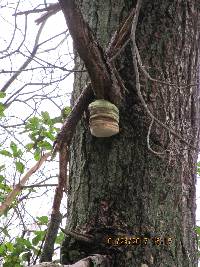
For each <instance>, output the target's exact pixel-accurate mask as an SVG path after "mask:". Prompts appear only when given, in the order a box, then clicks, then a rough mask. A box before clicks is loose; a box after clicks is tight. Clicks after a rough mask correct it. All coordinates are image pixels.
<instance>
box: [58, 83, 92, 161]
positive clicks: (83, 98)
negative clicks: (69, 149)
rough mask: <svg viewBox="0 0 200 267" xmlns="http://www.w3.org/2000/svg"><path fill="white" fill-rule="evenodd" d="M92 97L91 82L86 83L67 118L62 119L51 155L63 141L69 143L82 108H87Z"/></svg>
mask: <svg viewBox="0 0 200 267" xmlns="http://www.w3.org/2000/svg"><path fill="white" fill-rule="evenodd" d="M93 97H94V94H93V91H92V86H91V83H90V84H88V85H87V86H86V87H85V88H84V89H83V91H82V93H81V95H80V96H79V98H78V99H77V101H76V103H75V105H74V107H73V109H72V111H71V113H70V114H69V115H68V117H67V119H66V120H65V121H64V123H63V126H62V128H61V130H60V132H59V134H58V135H57V138H56V141H55V143H54V151H53V156H54V155H55V153H56V152H57V151H59V150H60V149H61V147H62V146H63V144H64V143H66V144H67V146H69V145H70V142H71V140H72V137H73V134H74V131H75V129H76V125H77V123H78V121H79V120H80V119H81V116H82V114H83V112H84V110H86V109H87V107H88V105H89V104H90V102H91V101H92V99H93Z"/></svg>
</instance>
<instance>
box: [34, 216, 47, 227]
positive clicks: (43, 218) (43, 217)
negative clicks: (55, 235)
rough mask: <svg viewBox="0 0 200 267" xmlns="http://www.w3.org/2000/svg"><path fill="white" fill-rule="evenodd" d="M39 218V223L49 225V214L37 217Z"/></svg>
mask: <svg viewBox="0 0 200 267" xmlns="http://www.w3.org/2000/svg"><path fill="white" fill-rule="evenodd" d="M36 218H37V220H38V224H42V225H47V224H48V221H49V219H48V217H47V216H41V217H36Z"/></svg>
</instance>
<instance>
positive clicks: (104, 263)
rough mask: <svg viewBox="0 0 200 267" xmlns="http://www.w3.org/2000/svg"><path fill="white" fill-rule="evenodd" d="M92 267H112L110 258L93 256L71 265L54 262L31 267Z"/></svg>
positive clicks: (98, 255)
mask: <svg viewBox="0 0 200 267" xmlns="http://www.w3.org/2000/svg"><path fill="white" fill-rule="evenodd" d="M91 266H99V267H110V266H111V265H110V259H109V257H108V256H105V255H100V254H95V255H93V256H89V257H87V258H84V259H82V260H80V261H78V262H76V263H74V264H70V265H60V264H57V263H52V262H43V263H40V264H37V265H32V266H31V267H91Z"/></svg>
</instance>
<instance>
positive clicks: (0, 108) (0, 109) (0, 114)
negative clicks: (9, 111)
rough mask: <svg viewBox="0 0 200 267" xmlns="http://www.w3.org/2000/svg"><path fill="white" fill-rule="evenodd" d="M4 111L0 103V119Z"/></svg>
mask: <svg viewBox="0 0 200 267" xmlns="http://www.w3.org/2000/svg"><path fill="white" fill-rule="evenodd" d="M4 110H5V106H4V104H2V103H0V117H4V116H5V114H4Z"/></svg>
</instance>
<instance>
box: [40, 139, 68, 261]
mask: <svg viewBox="0 0 200 267" xmlns="http://www.w3.org/2000/svg"><path fill="white" fill-rule="evenodd" d="M59 152H60V153H59V156H60V158H59V172H60V173H59V178H58V186H57V188H56V190H55V195H54V201H53V207H52V213H51V219H50V222H49V225H48V230H47V233H46V237H45V242H44V247H43V250H42V254H41V257H40V262H45V261H52V257H53V253H54V243H55V240H56V237H57V234H58V229H59V225H60V223H61V221H62V214H61V213H60V205H61V201H62V198H63V191H64V188H65V187H66V184H67V163H68V161H69V151H68V147H67V146H66V144H65V145H64V146H62V148H61V149H60V151H59Z"/></svg>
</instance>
